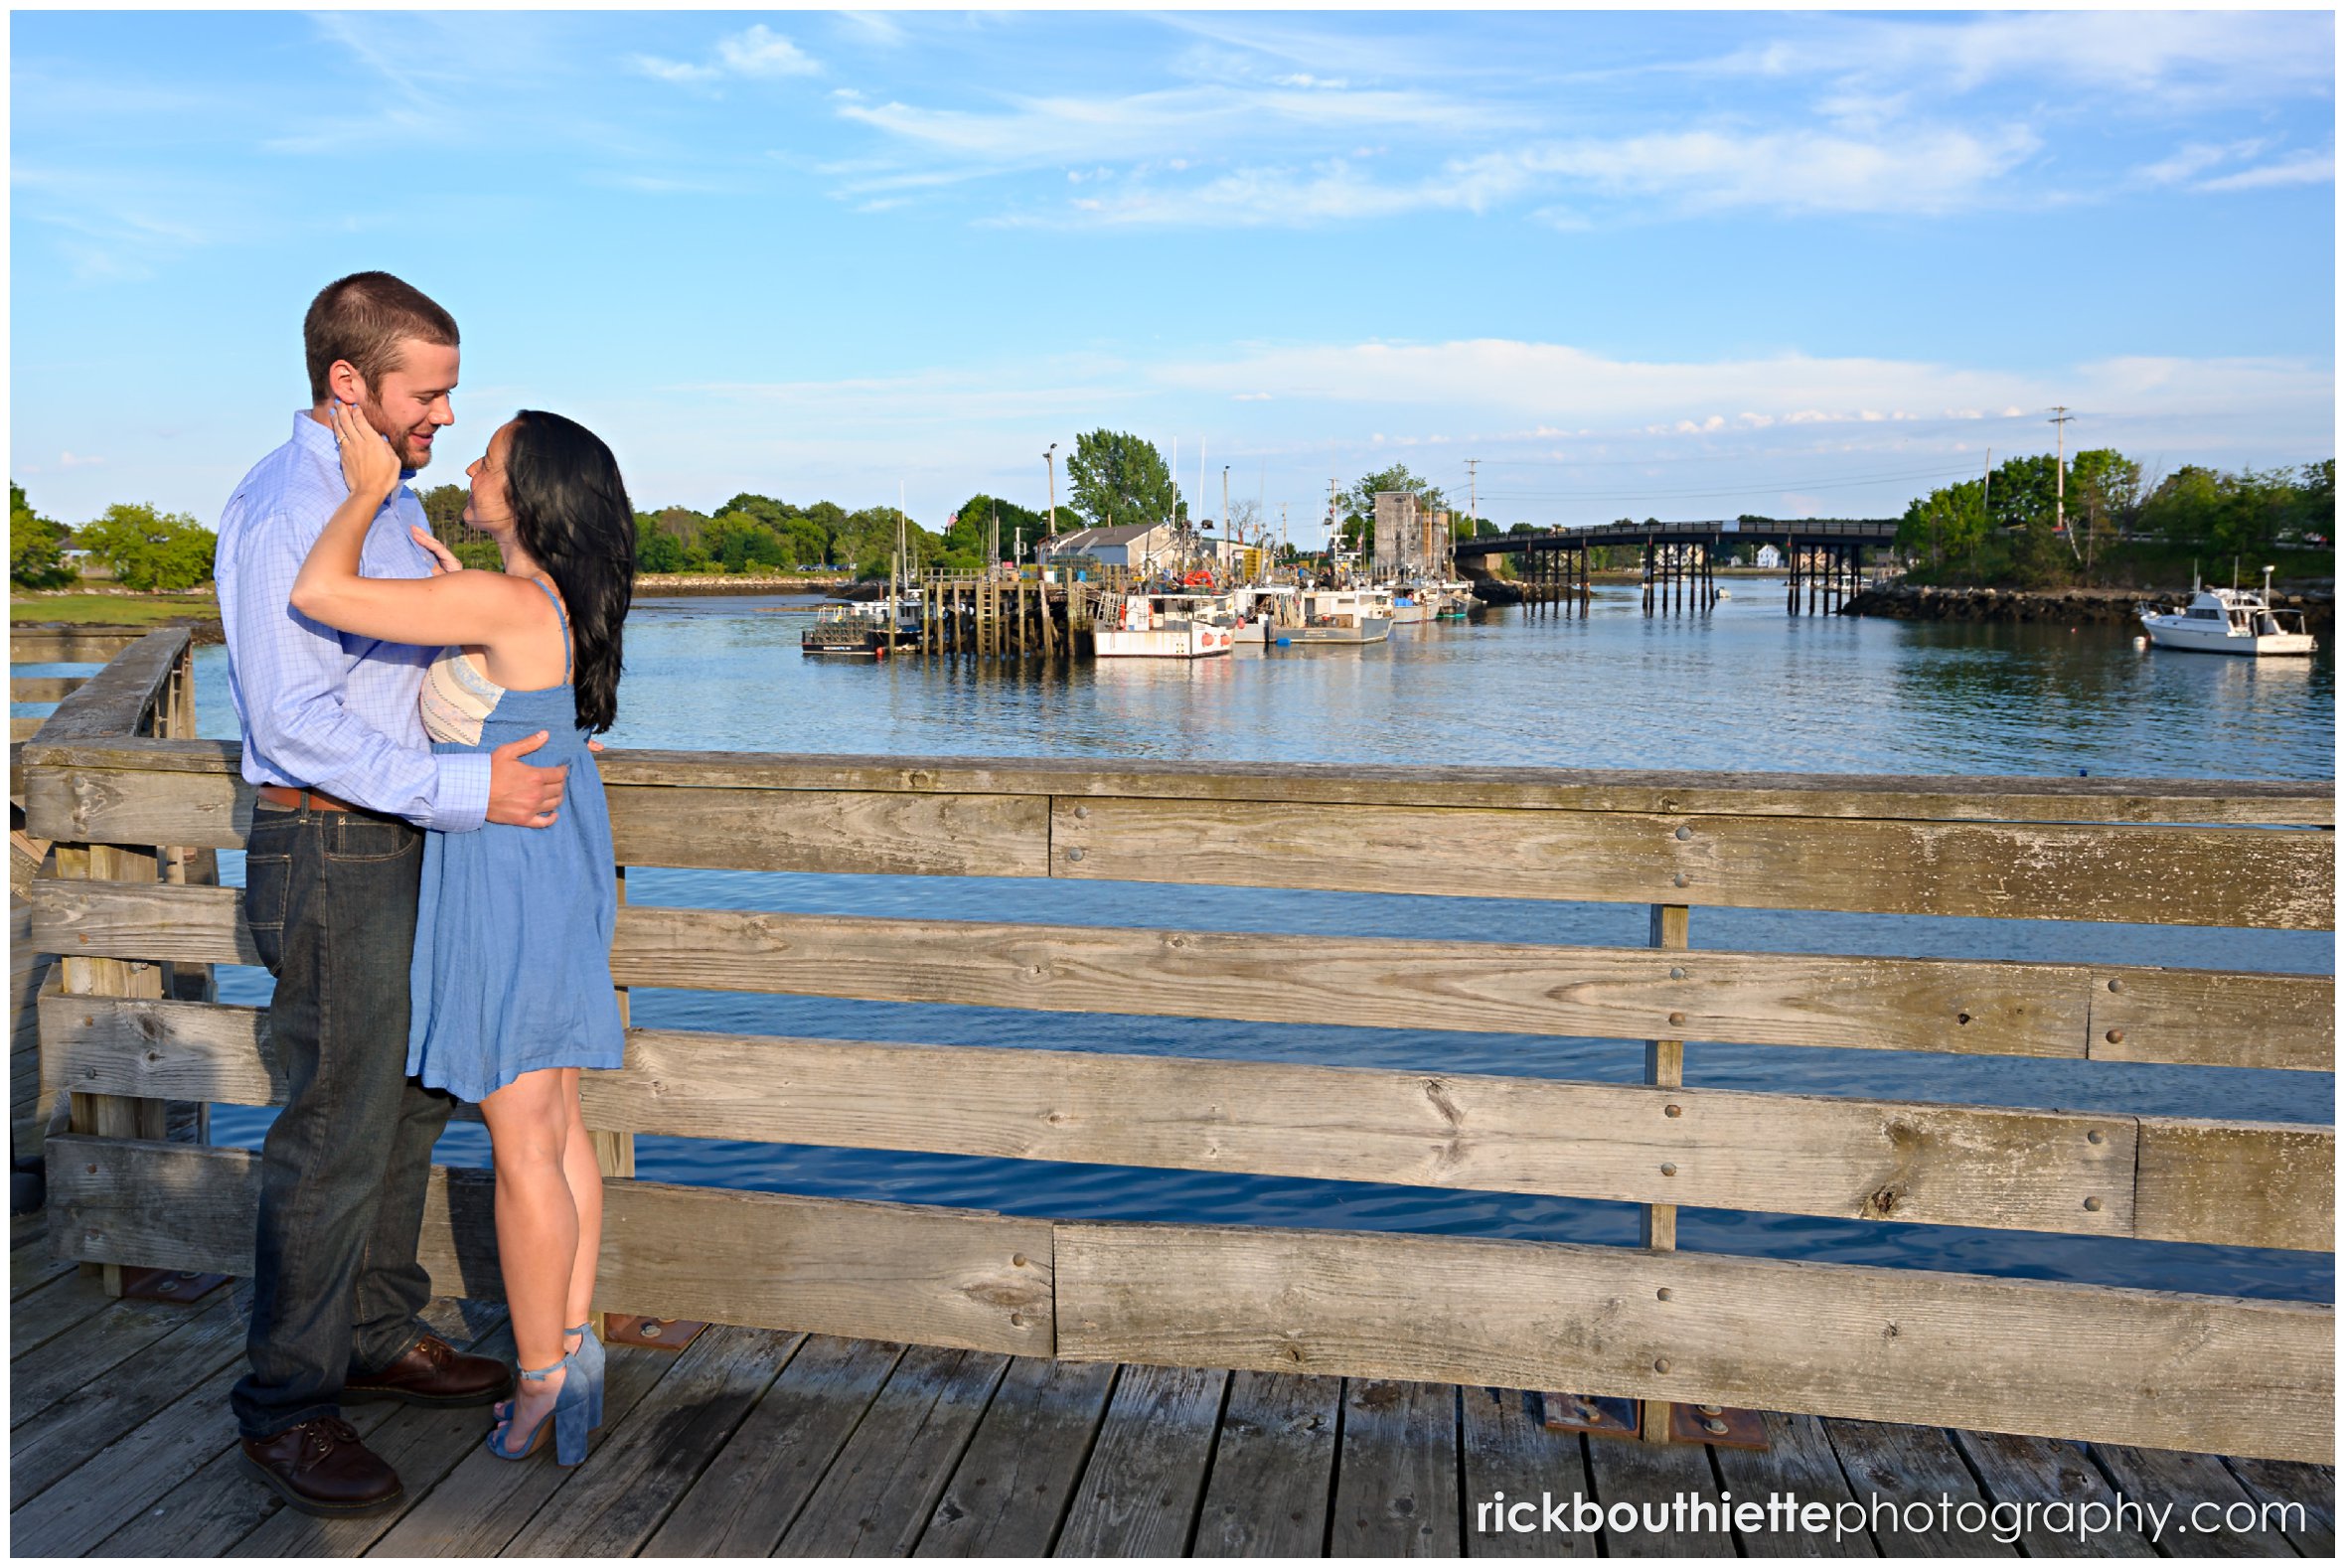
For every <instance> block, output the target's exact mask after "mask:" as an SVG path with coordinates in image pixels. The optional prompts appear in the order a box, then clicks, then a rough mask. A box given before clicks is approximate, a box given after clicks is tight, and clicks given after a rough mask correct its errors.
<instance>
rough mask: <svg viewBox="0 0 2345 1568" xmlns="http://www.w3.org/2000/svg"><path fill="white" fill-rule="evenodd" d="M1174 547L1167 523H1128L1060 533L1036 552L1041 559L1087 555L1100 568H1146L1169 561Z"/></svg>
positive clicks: (1170, 530)
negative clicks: (1051, 542)
mask: <svg viewBox="0 0 2345 1568" xmlns="http://www.w3.org/2000/svg"><path fill="white" fill-rule="evenodd" d="M1177 549H1178V545H1177V543H1176V539H1175V536H1174V534H1173V526H1172V525H1171V524H1169V523H1132V524H1127V525H1125V526H1123V527H1121V528H1087V529H1079V530H1077V531H1076V532H1074V533H1072V534H1061V535H1059V536H1058V541H1057V543H1056V544H1054V545H1050V546H1048V547H1047V548H1045V549H1041V550H1040V551H1038V553H1039V554H1040V556H1041V558H1042V559H1044V560H1053V559H1056V558H1057V557H1058V556H1060V555H1088V556H1090V557H1091V558H1092V559H1093V560H1096V561H1098V562H1099V563H1100V564H1101V565H1103V566H1137V567H1140V568H1142V569H1144V570H1145V569H1146V568H1148V567H1150V566H1154V565H1156V564H1158V563H1159V562H1161V561H1170V560H1171V559H1172V558H1173V554H1174V552H1175V551H1176V550H1177Z"/></svg>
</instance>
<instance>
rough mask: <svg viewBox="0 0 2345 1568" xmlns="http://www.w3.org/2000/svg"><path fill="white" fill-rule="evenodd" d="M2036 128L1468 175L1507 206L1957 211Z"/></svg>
mask: <svg viewBox="0 0 2345 1568" xmlns="http://www.w3.org/2000/svg"><path fill="white" fill-rule="evenodd" d="M2041 145H2042V144H2041V142H2040V141H2039V140H2038V138H2037V137H2036V135H2035V134H2034V132H2032V131H2030V130H2029V129H2027V128H2026V127H2025V126H2016V125H2015V126H2007V127H2005V128H2003V129H2002V130H1999V131H1995V132H1993V133H1991V134H1987V135H1974V134H1972V133H1971V132H1968V131H1963V130H1954V129H1934V130H1919V129H1911V128H1909V129H1907V130H1905V131H1903V132H1901V133H1900V134H1898V135H1896V136H1892V137H1887V138H1883V139H1881V140H1877V141H1876V140H1870V139H1864V138H1858V137H1852V136H1843V135H1834V134H1831V133H1828V132H1820V131H1805V130H1801V131H1778V132H1761V133H1758V134H1750V135H1736V134H1732V133H1728V132H1723V131H1677V132H1659V133H1654V134H1650V135H1643V136H1629V137H1621V138H1616V139H1612V140H1597V139H1582V140H1577V141H1568V142H1556V143H1550V144H1547V145H1545V146H1539V147H1532V148H1527V149H1525V150H1523V151H1520V152H1515V153H1501V154H1492V155H1489V156H1485V157H1483V158H1479V159H1475V160H1472V161H1470V162H1469V163H1467V164H1465V165H1464V166H1462V168H1461V170H1460V173H1461V175H1462V176H1463V177H1464V178H1465V179H1467V180H1469V181H1473V180H1479V181H1481V182H1483V183H1484V185H1485V196H1484V200H1485V201H1489V200H1495V199H1497V198H1498V197H1500V196H1502V195H1506V194H1511V193H1512V192H1513V191H1514V190H1517V189H1520V188H1522V187H1524V186H1528V185H1532V184H1536V183H1546V180H1545V179H1543V178H1542V177H1551V178H1553V179H1558V180H1561V181H1563V182H1565V183H1567V184H1576V185H1580V186H1584V187H1588V188H1592V189H1594V190H1595V191H1597V192H1600V193H1602V194H1604V195H1607V196H1615V197H1623V196H1626V197H1659V198H1663V199H1667V200H1671V201H1674V202H1677V203H1680V204H1682V205H1683V206H1685V207H1687V208H1691V209H1712V208H1723V207H1761V208H1767V209H1771V210H1775V211H1779V212H1793V213H1798V212H1871V213H1945V212H1951V211H1954V210H1956V209H1959V208H1963V207H1966V206H1969V205H1972V204H1974V203H1976V202H1978V201H1980V200H1982V199H1983V198H1984V196H1985V194H1986V192H1987V189H1988V188H1989V187H1990V186H1991V185H1992V184H1993V182H1994V181H1996V180H1997V179H1999V178H2001V177H2002V176H2003V175H2005V174H2008V173H2010V172H2011V171H2012V170H2013V169H2015V168H2017V167H2018V166H2019V165H2020V164H2022V163H2024V162H2026V161H2027V160H2028V159H2029V158H2031V157H2032V156H2034V155H2035V153H2036V152H2037V151H2038V149H2039V148H2040V146H2041Z"/></svg>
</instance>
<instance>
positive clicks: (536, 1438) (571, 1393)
mask: <svg viewBox="0 0 2345 1568" xmlns="http://www.w3.org/2000/svg"><path fill="white" fill-rule="evenodd" d="M577 1355H578V1352H577V1351H576V1350H572V1351H571V1352H570V1353H569V1354H568V1355H565V1356H563V1357H562V1358H561V1359H560V1360H558V1361H556V1362H554V1363H553V1364H552V1365H551V1366H542V1367H539V1368H538V1369H537V1370H535V1371H532V1370H531V1369H530V1368H528V1367H526V1366H519V1367H515V1368H514V1370H515V1371H516V1372H517V1373H519V1374H520V1375H521V1377H523V1378H524V1379H525V1380H527V1381H529V1382H533V1383H537V1382H543V1381H545V1380H546V1379H547V1378H548V1377H551V1376H552V1375H553V1374H554V1373H555V1372H558V1371H561V1369H562V1368H564V1367H568V1368H569V1372H568V1374H567V1375H565V1376H564V1377H563V1378H562V1380H561V1387H560V1388H558V1389H556V1390H555V1391H554V1394H553V1408H552V1409H551V1410H548V1411H547V1412H546V1414H544V1415H543V1416H540V1417H539V1418H538V1424H537V1425H536V1426H534V1427H532V1428H531V1429H530V1440H529V1441H528V1442H527V1443H525V1444H523V1445H522V1446H521V1448H520V1449H519V1450H518V1451H516V1450H513V1449H509V1448H506V1447H504V1446H503V1445H502V1444H500V1443H499V1442H498V1441H497V1431H496V1428H494V1427H492V1428H490V1429H489V1436H488V1448H489V1452H490V1453H492V1454H494V1455H496V1456H497V1457H498V1458H499V1459H514V1460H519V1459H528V1458H529V1457H530V1456H531V1455H532V1454H535V1453H536V1452H538V1445H539V1444H540V1443H542V1442H544V1441H545V1438H546V1429H547V1427H548V1426H551V1427H552V1428H553V1462H554V1463H555V1464H556V1465H559V1466H561V1467H562V1468H563V1469H565V1470H566V1469H568V1468H569V1467H571V1466H573V1465H582V1464H584V1463H585V1461H586V1419H585V1418H586V1401H587V1397H588V1393H587V1390H588V1385H589V1381H590V1380H589V1379H588V1378H587V1377H586V1376H585V1375H584V1372H583V1369H582V1368H580V1367H579V1365H578V1364H577ZM519 1409H520V1404H519V1399H518V1396H517V1397H516V1400H515V1402H514V1403H513V1404H512V1405H511V1406H509V1407H508V1410H507V1416H506V1430H507V1431H511V1430H512V1427H513V1417H514V1415H515V1414H517V1413H518V1411H519Z"/></svg>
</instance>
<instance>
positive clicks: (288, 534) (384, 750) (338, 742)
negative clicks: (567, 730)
mask: <svg viewBox="0 0 2345 1568" xmlns="http://www.w3.org/2000/svg"><path fill="white" fill-rule="evenodd" d="M242 532H243V539H242V541H241V544H240V548H239V549H238V550H237V551H236V559H235V561H234V564H233V566H232V567H231V568H230V569H231V570H233V571H234V573H235V579H236V592H235V595H234V607H233V608H230V609H228V610H227V613H226V616H225V619H226V622H227V624H226V625H224V626H223V628H222V631H223V632H224V634H225V635H226V637H227V638H228V642H229V646H230V650H231V652H232V653H233V654H234V657H235V662H236V669H237V682H238V684H239V685H240V686H241V688H242V690H243V695H244V722H245V724H246V725H247V727H248V728H249V729H250V730H251V734H252V738H253V740H255V741H256V742H258V743H259V746H260V750H261V753H262V754H263V755H264V756H266V757H267V759H268V760H269V762H271V763H272V764H274V765H275V766H276V767H278V768H281V769H283V770H284V771H285V772H287V773H290V774H291V775H292V776H293V777H294V778H296V779H298V780H300V781H301V782H303V783H305V784H309V785H313V786H315V787H316V788H318V789H321V790H324V791H325V792H326V793H327V794H329V795H334V796H338V797H339V798H341V799H343V800H346V801H349V802H351V803H352V804H353V805H358V806H364V807H366V808H367V809H368V810H370V811H379V812H382V813H384V814H385V815H387V816H392V817H402V818H404V819H406V820H407V821H408V822H411V823H413V824H414V825H415V826H416V827H418V828H431V829H436V830H438V831H439V832H442V833H469V832H471V831H472V830H473V829H475V828H478V827H479V826H480V825H481V824H482V823H483V822H485V821H486V820H487V818H488V810H489V759H488V758H487V757H485V756H481V755H477V754H476V755H448V756H437V755H434V754H433V753H432V752H430V751H426V750H419V749H417V748H415V747H412V746H406V745H401V744H400V743H399V742H398V741H396V740H393V739H392V738H391V736H389V735H386V734H385V733H383V732H382V731H381V730H379V729H377V728H376V727H375V726H374V725H372V724H369V723H367V722H366V721H365V720H364V719H361V718H359V717H357V716H356V715H354V714H353V713H351V712H350V710H349V709H348V708H347V707H345V706H343V702H342V676H343V664H342V657H343V655H342V640H341V638H340V636H339V635H338V634H337V633H336V632H335V631H334V629H333V628H332V627H330V626H326V625H323V624H321V623H320V622H317V621H313V620H311V619H310V618H309V617H308V616H306V615H303V614H301V613H299V612H298V611H296V610H295V609H294V608H293V607H292V604H291V599H292V596H293V579H294V578H295V577H296V576H297V575H299V573H300V571H301V562H302V560H303V558H304V557H305V556H306V555H307V554H308V550H307V549H306V548H305V547H304V545H303V543H302V541H301V540H300V538H299V531H298V530H297V529H296V528H295V527H294V526H293V525H292V523H291V522H290V521H289V520H287V519H284V518H282V517H275V518H261V519H255V520H253V522H252V524H251V526H249V527H248V528H246V529H244V530H243V531H242Z"/></svg>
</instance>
